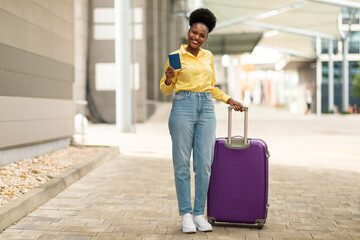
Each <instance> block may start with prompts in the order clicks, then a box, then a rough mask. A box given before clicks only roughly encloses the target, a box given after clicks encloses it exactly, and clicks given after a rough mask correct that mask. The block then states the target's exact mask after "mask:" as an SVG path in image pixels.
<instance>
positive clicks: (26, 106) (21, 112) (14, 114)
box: [0, 96, 74, 122]
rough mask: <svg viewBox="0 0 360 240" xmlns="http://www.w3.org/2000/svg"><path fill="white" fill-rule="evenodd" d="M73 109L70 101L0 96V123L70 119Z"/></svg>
mask: <svg viewBox="0 0 360 240" xmlns="http://www.w3.org/2000/svg"><path fill="white" fill-rule="evenodd" d="M9 106H11V107H9ZM73 108H74V107H73V101H72V100H60V99H41V98H24V97H3V96H0V112H1V115H0V122H11V121H26V120H36V119H43V120H45V119H55V118H72V117H73V116H74V113H73Z"/></svg>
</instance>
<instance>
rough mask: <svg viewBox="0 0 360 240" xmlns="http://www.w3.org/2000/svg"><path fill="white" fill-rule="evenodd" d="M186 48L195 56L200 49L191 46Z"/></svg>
mask: <svg viewBox="0 0 360 240" xmlns="http://www.w3.org/2000/svg"><path fill="white" fill-rule="evenodd" d="M185 50H186V51H188V52H189V53H191V54H192V55H194V56H195V57H196V56H197V55H198V53H199V51H200V49H199V48H191V47H189V46H187V47H186V49H185Z"/></svg>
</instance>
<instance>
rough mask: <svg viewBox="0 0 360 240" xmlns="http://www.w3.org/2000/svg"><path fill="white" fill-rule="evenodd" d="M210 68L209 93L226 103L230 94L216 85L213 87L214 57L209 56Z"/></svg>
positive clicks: (214, 80)
mask: <svg viewBox="0 0 360 240" xmlns="http://www.w3.org/2000/svg"><path fill="white" fill-rule="evenodd" d="M211 69H212V79H211V95H212V97H213V98H215V99H216V100H219V101H222V102H224V103H227V101H228V100H229V99H230V96H229V95H227V94H226V93H224V92H223V91H222V90H220V89H219V88H218V87H215V83H216V76H215V68H214V57H213V56H211Z"/></svg>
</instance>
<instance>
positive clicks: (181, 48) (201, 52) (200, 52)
mask: <svg viewBox="0 0 360 240" xmlns="http://www.w3.org/2000/svg"><path fill="white" fill-rule="evenodd" d="M187 46H188V45H187V44H183V45H181V47H180V52H181V54H188V55H190V56H193V57H194V55H192V54H191V53H189V52H188V51H186V47H187ZM204 54H205V52H204V50H203V49H202V48H200V51H199V53H198V55H197V56H196V57H200V56H202V55H204Z"/></svg>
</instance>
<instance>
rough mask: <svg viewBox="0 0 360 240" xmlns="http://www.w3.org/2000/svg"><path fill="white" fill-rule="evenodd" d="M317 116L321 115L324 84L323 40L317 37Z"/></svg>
mask: <svg viewBox="0 0 360 240" xmlns="http://www.w3.org/2000/svg"><path fill="white" fill-rule="evenodd" d="M316 56H317V58H316V115H318V116H320V115H321V82H322V65H321V58H320V56H321V38H320V37H316Z"/></svg>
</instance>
